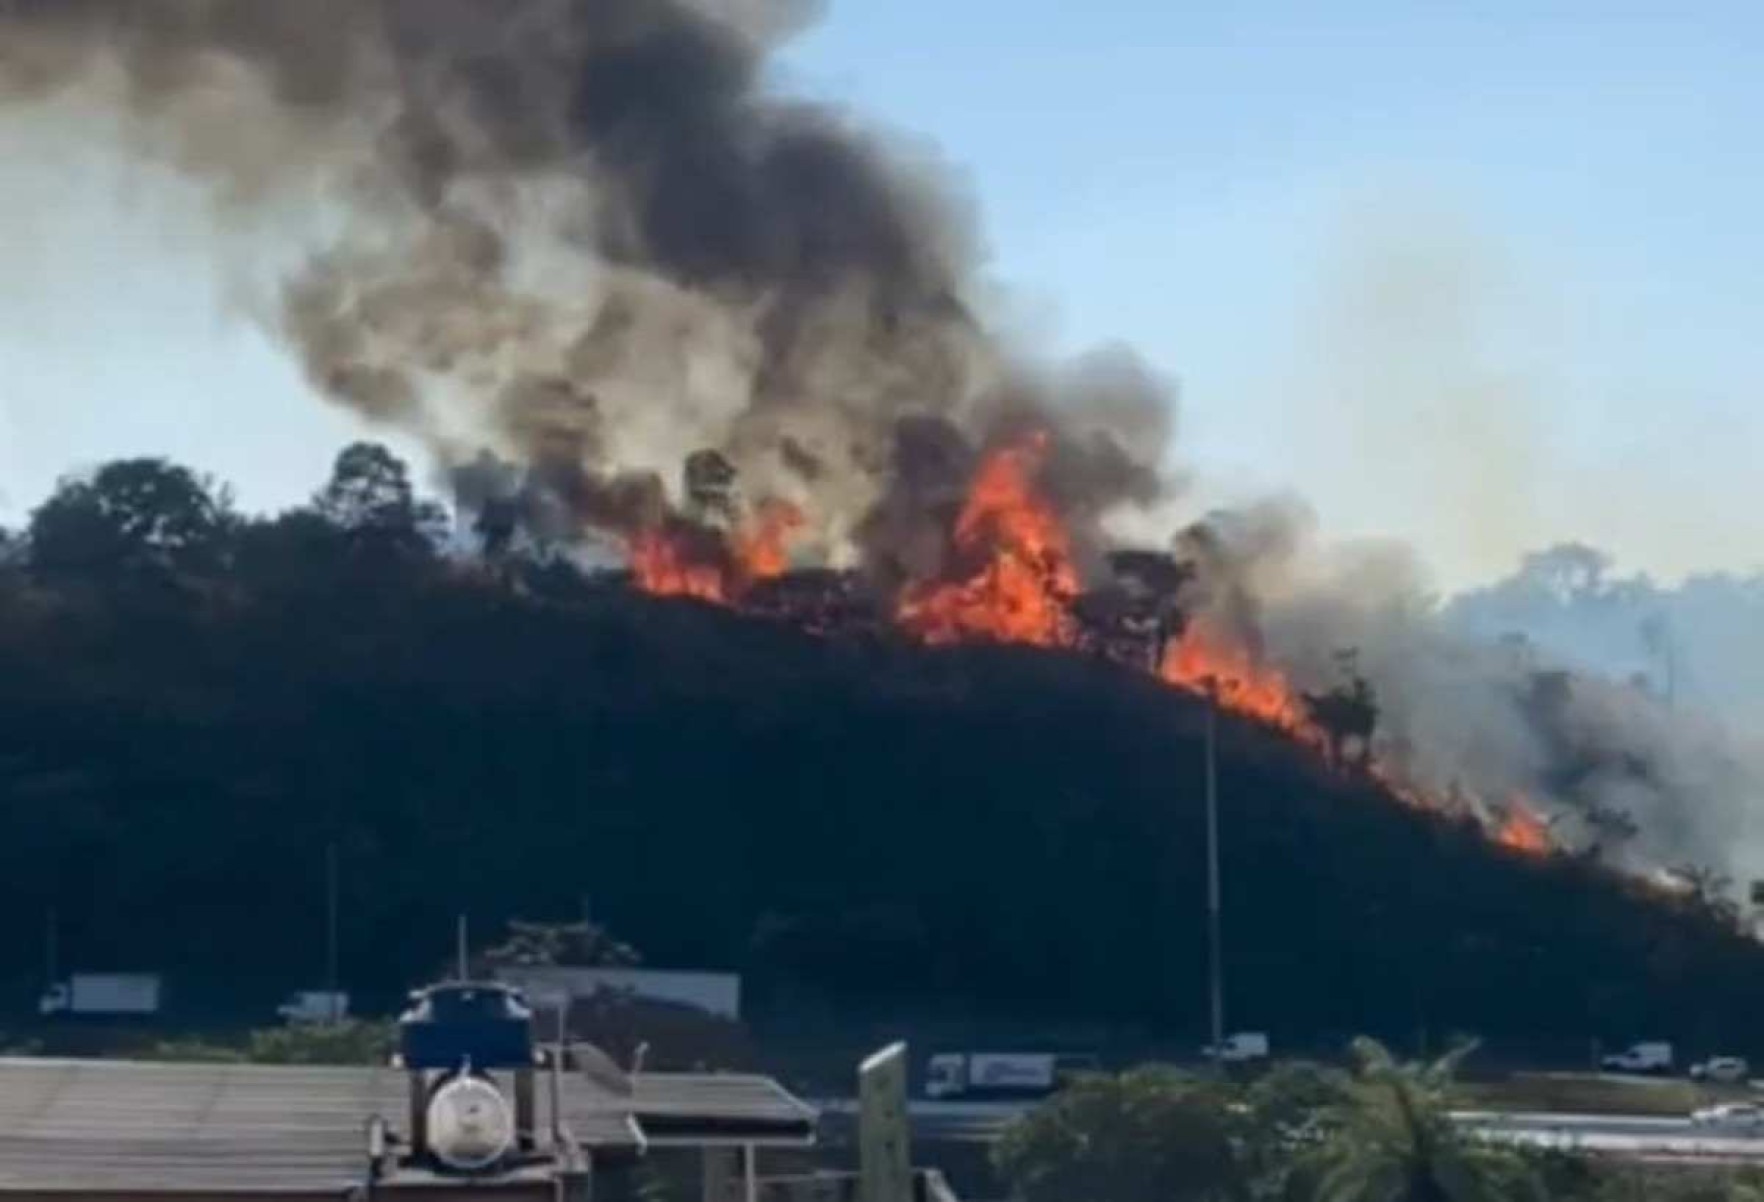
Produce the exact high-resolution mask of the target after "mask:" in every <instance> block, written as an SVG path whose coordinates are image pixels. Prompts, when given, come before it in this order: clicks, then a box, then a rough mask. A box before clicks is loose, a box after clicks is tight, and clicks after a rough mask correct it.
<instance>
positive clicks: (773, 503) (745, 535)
mask: <svg viewBox="0 0 1764 1202" xmlns="http://www.w3.org/2000/svg"><path fill="white" fill-rule="evenodd" d="M803 521H804V518H803V513H802V510H800V509H798V508H797V507H796V506H795V505H792V504H791V503H790V502H789V501H785V500H781V499H779V498H777V497H771V498H768V499H767V500H765V501H763V502H761V503H760V507H759V512H758V513H757V514H755V515H754V520H753V524H752V526H751V527H749V528H748V529H746V530H743V531H741V532H739V533H738V534H736V536H735V540H734V550H735V566H736V568H737V569H738V570H739V571H740V573H741V575H742V577H743V578H744V579H746V580H749V581H752V580H770V579H772V578H773V577H774V576H782V575H783V574H784V573H785V572H786V571H787V570H789V568H790V540H791V539H792V538H793V537H794V536H795V535H796V532H797V531H799V530H801V529H802V526H803Z"/></svg>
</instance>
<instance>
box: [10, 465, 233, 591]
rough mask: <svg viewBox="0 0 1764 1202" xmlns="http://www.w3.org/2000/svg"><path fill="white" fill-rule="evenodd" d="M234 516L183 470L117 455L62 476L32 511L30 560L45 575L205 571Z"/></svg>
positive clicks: (214, 566)
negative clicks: (82, 473) (86, 471)
mask: <svg viewBox="0 0 1764 1202" xmlns="http://www.w3.org/2000/svg"><path fill="white" fill-rule="evenodd" d="M234 521H235V519H234V516H233V513H232V509H231V503H230V498H229V497H228V494H227V493H226V492H225V491H224V490H216V489H215V487H214V485H213V484H212V482H211V481H209V480H206V479H204V478H202V477H200V476H198V475H196V474H195V473H194V472H192V471H190V469H188V468H185V467H180V466H178V465H176V464H173V463H168V462H166V461H165V460H163V459H125V460H119V461H117V462H114V463H107V464H105V465H104V466H103V467H101V468H99V469H98V470H97V471H96V472H94V473H93V474H92V475H91V476H89V477H81V478H70V479H66V480H63V481H62V482H61V484H60V485H59V486H58V487H57V488H56V490H55V492H54V493H53V494H52V495H51V496H50V497H49V499H48V500H47V501H45V502H43V504H42V505H40V506H39V507H38V508H37V509H36V511H35V512H34V513H32V515H31V521H30V563H31V567H32V569H33V570H34V571H35V572H36V573H37V574H38V575H39V576H41V577H42V578H44V579H46V580H82V581H86V582H101V581H118V580H125V579H131V578H133V579H140V578H144V577H160V578H164V577H170V576H176V575H196V574H209V573H213V572H216V571H218V570H219V569H220V568H221V567H222V565H223V564H224V562H225V560H226V542H227V535H228V533H229V531H230V530H231V529H232V527H233V525H234Z"/></svg>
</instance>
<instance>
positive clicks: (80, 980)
mask: <svg viewBox="0 0 1764 1202" xmlns="http://www.w3.org/2000/svg"><path fill="white" fill-rule="evenodd" d="M163 992H164V991H163V989H162V983H161V981H160V978H159V976H158V974H156V973H123V972H78V973H75V974H73V975H72V976H71V977H69V978H68V979H67V980H65V981H57V982H55V983H54V984H52V985H50V986H49V988H47V989H45V990H44V991H43V996H42V997H40V998H39V999H37V1012H38V1013H39V1014H42V1015H45V1016H47V1015H55V1014H65V1015H68V1016H70V1017H83V1018H148V1017H151V1016H153V1015H155V1014H158V1013H159V1008H160V1005H161V1002H162V994H163Z"/></svg>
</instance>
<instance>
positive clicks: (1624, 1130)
mask: <svg viewBox="0 0 1764 1202" xmlns="http://www.w3.org/2000/svg"><path fill="white" fill-rule="evenodd" d="M811 1105H813V1106H815V1107H817V1108H818V1109H819V1110H820V1111H821V1114H822V1131H823V1134H824V1137H825V1138H827V1139H830V1140H833V1141H836V1142H837V1141H840V1140H843V1139H846V1138H849V1137H850V1134H851V1127H852V1124H853V1123H854V1122H855V1120H856V1115H857V1103H856V1101H855V1100H853V1099H851V1098H817V1099H814V1100H813V1101H812V1102H811ZM1033 1105H1034V1103H1031V1102H931V1101H926V1100H923V1099H917V1098H915V1099H913V1100H912V1101H910V1102H909V1103H908V1104H907V1110H908V1113H909V1114H910V1115H911V1117H912V1121H913V1138H914V1139H916V1140H921V1141H924V1142H927V1143H990V1142H992V1141H993V1140H995V1139H997V1138H998V1136H999V1133H1000V1132H1001V1131H1003V1130H1004V1128H1005V1126H1006V1125H1007V1124H1008V1123H1009V1122H1010V1121H1011V1120H1012V1119H1013V1118H1015V1117H1017V1116H1018V1115H1020V1114H1022V1113H1023V1112H1024V1111H1025V1110H1027V1109H1029V1108H1030V1107H1031V1106H1033ZM1453 1117H1455V1118H1456V1119H1457V1120H1458V1121H1459V1122H1460V1123H1461V1124H1463V1126H1464V1127H1465V1128H1466V1129H1468V1130H1472V1131H1476V1132H1478V1133H1480V1134H1482V1135H1486V1136H1488V1137H1489V1138H1491V1139H1499V1140H1508V1141H1512V1142H1514V1143H1529V1144H1535V1145H1538V1146H1542V1147H1560V1148H1575V1149H1578V1150H1580V1151H1585V1152H1597V1153H1604V1154H1607V1155H1614V1156H1623V1157H1626V1158H1629V1159H1638V1160H1643V1159H1645V1160H1744V1161H1758V1162H1764V1131H1760V1132H1756V1133H1749V1132H1734V1131H1723V1130H1715V1129H1709V1128H1702V1127H1693V1126H1692V1125H1691V1123H1690V1120H1689V1119H1678V1118H1635V1117H1628V1116H1623V1115H1598V1114H1530V1113H1503V1112H1492V1111H1462V1112H1459V1113H1458V1114H1456V1115H1454V1116H1453Z"/></svg>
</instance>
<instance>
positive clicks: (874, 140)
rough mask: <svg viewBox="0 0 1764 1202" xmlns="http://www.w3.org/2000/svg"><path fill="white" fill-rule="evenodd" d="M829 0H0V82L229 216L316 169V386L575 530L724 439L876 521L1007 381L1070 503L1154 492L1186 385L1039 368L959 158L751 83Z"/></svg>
mask: <svg viewBox="0 0 1764 1202" xmlns="http://www.w3.org/2000/svg"><path fill="white" fill-rule="evenodd" d="M814 15H815V10H814V7H813V6H811V5H806V4H804V3H800V2H798V0H720V2H718V0H504V2H501V3H494V4H487V3H482V2H481V0H319V2H316V3H314V2H311V0H305V2H302V3H299V4H295V3H273V2H266V0H161V2H156V3H154V4H152V5H143V4H140V3H138V0H23V2H20V3H13V4H9V5H7V6H5V7H4V8H0V45H3V46H4V47H5V49H4V50H0V98H3V99H4V101H5V102H6V103H8V104H10V105H11V106H13V107H14V108H15V109H16V108H18V107H20V106H25V105H28V104H29V103H31V102H32V101H34V100H41V99H45V98H48V97H50V96H54V95H65V94H69V93H79V94H82V96H83V97H84V98H85V99H86V100H87V101H88V102H92V103H98V104H103V105H106V106H109V107H110V108H112V109H115V110H117V111H119V112H121V113H123V114H124V115H125V117H126V120H127V122H128V126H129V129H130V131H131V133H132V135H133V136H134V138H135V141H136V145H137V146H138V148H139V149H140V151H141V152H142V153H143V154H145V155H150V156H152V157H153V158H155V159H156V160H159V161H162V162H165V163H169V164H171V165H173V166H175V167H177V168H179V169H180V170H182V171H184V172H186V173H188V174H189V175H191V176H192V177H194V178H196V179H199V180H201V181H203V182H205V183H207V184H209V185H210V186H211V189H212V194H213V196H214V199H215V202H216V208H217V213H220V214H222V215H223V216H224V215H228V214H237V213H240V212H249V211H251V210H252V209H253V207H254V206H260V205H265V204H269V203H284V204H285V203H298V202H299V201H301V200H302V199H312V200H314V201H315V203H316V204H317V205H318V206H319V207H320V208H322V209H323V210H324V211H325V212H326V213H327V214H328V215H330V217H331V218H332V221H331V229H330V231H329V236H328V237H326V238H325V239H324V240H323V241H322V242H321V243H320V244H319V245H318V246H317V247H316V249H315V250H314V253H313V254H312V255H311V257H310V258H309V259H308V260H307V261H306V262H305V263H304V265H303V266H301V267H300V268H299V269H298V270H297V271H295V272H294V273H293V274H292V275H291V277H290V278H288V279H286V280H285V281H284V284H283V288H282V298H281V304H280V313H279V318H278V321H279V325H280V332H281V333H282V334H283V335H284V336H285V337H286V339H287V341H288V342H289V343H290V344H291V346H292V347H293V348H294V350H295V352H296V353H297V354H298V356H299V357H300V360H301V362H302V364H303V365H304V368H305V371H306V374H307V376H308V377H309V379H310V380H311V381H312V383H313V384H314V385H315V386H316V387H317V388H318V389H319V390H320V391H322V392H323V393H324V395H326V396H327V397H329V398H330V399H331V400H333V401H334V402H336V403H338V404H340V405H343V406H345V407H347V408H349V409H350V410H352V411H354V412H356V413H358V414H359V415H361V416H362V417H364V418H366V419H368V420H370V421H372V422H377V423H381V424H384V425H387V426H391V427H396V428H398V429H400V430H404V431H407V432H410V433H414V434H416V435H418V436H419V437H421V438H423V439H425V440H426V441H427V443H428V445H429V446H430V447H431V448H432V449H433V451H434V453H435V456H436V458H437V460H438V464H439V466H440V467H441V468H442V469H443V470H446V469H449V468H452V467H455V466H457V465H459V464H462V463H469V462H471V461H472V460H473V458H474V456H475V455H476V453H477V452H478V451H479V450H480V449H484V448H486V447H487V448H488V449H490V450H492V451H494V452H495V453H497V454H499V455H502V456H504V457H506V458H509V459H511V460H513V461H516V462H518V463H521V464H523V465H524V466H526V467H528V468H530V469H531V470H532V474H533V479H534V481H536V482H549V483H554V484H557V485H558V488H559V492H558V497H559V499H561V500H563V501H565V502H566V503H571V504H576V503H579V504H580V508H579V510H578V511H577V519H578V521H579V522H580V523H581V524H582V525H583V526H585V527H596V526H606V525H608V524H611V525H612V526H613V528H614V530H615V532H618V531H621V530H623V528H624V524H625V523H628V522H631V521H639V520H643V521H647V520H657V513H656V505H655V503H654V498H660V499H661V500H662V501H663V502H664V503H665V505H664V507H665V506H671V505H678V504H679V503H680V501H681V500H682V498H681V497H680V495H679V488H678V487H677V485H678V475H679V470H680V464H681V462H682V461H683V459H684V458H685V457H686V456H687V455H689V454H690V453H692V452H694V451H697V450H701V449H705V448H715V449H717V450H719V451H720V452H722V453H723V454H725V455H726V456H727V457H728V458H729V459H730V461H731V462H732V463H733V464H734V465H735V467H736V468H737V469H738V472H739V474H740V480H741V487H742V491H743V495H744V497H745V498H746V501H747V503H749V504H757V503H759V502H760V501H762V500H763V499H765V498H766V497H769V496H777V497H780V498H782V499H787V500H790V501H792V502H794V503H797V504H800V505H801V506H802V507H803V508H804V509H805V511H806V512H808V513H809V514H811V515H812V517H813V520H814V521H816V522H817V523H819V524H820V529H818V530H816V531H814V532H813V533H814V535H815V536H816V541H817V543H818V544H819V545H823V546H826V547H830V548H833V549H834V553H835V554H837V553H839V552H840V550H841V549H843V551H844V553H845V554H847V556H849V555H851V554H855V553H860V552H864V551H866V550H867V548H868V542H867V541H866V540H867V539H873V538H874V537H875V534H876V532H877V531H878V530H882V529H886V528H888V527H889V525H890V523H889V522H888V521H884V520H878V519H877V518H876V516H875V515H876V514H877V513H879V512H883V511H895V512H898V511H900V510H901V509H902V508H903V507H904V506H907V505H910V504H911V503H912V500H913V497H914V495H915V490H914V488H913V487H911V486H910V485H908V484H906V483H905V482H904V481H902V480H900V479H897V477H896V473H895V469H896V468H897V466H898V462H897V458H896V454H895V452H896V450H897V448H898V446H899V445H901V438H900V434H899V431H900V429H901V428H902V427H903V426H910V425H911V424H912V423H916V422H924V421H937V422H943V423H945V424H947V426H948V427H949V428H950V429H951V430H952V431H955V432H957V433H958V434H959V435H960V437H961V439H962V440H963V441H964V442H965V443H966V444H968V445H969V446H970V447H975V448H977V447H980V446H983V445H984V444H985V443H986V442H987V441H988V440H989V439H990V438H992V437H994V436H995V434H996V430H997V428H998V421H999V419H998V414H999V412H1000V411H1001V410H1002V409H1004V408H1007V407H1009V406H1011V405H1016V406H1018V407H1019V408H1023V407H1027V408H1031V409H1034V410H1035V411H1036V413H1037V420H1039V421H1040V422H1041V423H1043V424H1045V425H1050V426H1053V427H1055V428H1056V430H1059V431H1063V430H1064V429H1065V425H1066V422H1067V420H1068V419H1069V420H1070V421H1071V423H1072V428H1073V435H1072V438H1071V441H1070V446H1069V448H1068V449H1067V450H1066V451H1065V452H1064V453H1062V455H1061V456H1060V457H1059V465H1058V469H1057V471H1056V472H1055V473H1054V474H1055V476H1056V477H1057V478H1058V479H1059V480H1060V482H1061V483H1060V487H1061V488H1062V489H1063V490H1064V491H1066V492H1069V493H1070V494H1071V496H1072V499H1073V507H1074V516H1075V517H1076V518H1079V519H1081V520H1085V521H1088V520H1090V518H1091V516H1092V515H1093V514H1097V515H1100V513H1101V511H1102V510H1103V509H1104V508H1106V506H1107V503H1108V502H1109V501H1111V500H1117V501H1130V502H1137V501H1140V500H1143V499H1145V498H1148V497H1151V496H1154V495H1156V494H1157V493H1158V492H1160V491H1161V489H1162V481H1161V480H1160V479H1159V477H1158V463H1159V459H1160V457H1161V452H1162V448H1163V444H1162V441H1161V440H1160V439H1158V438H1156V437H1148V436H1147V435H1148V432H1149V431H1150V429H1151V426H1152V425H1154V424H1155V422H1156V420H1157V419H1156V417H1155V411H1156V410H1157V409H1159V408H1162V407H1166V406H1167V405H1168V403H1169V398H1168V397H1167V396H1165V395H1162V394H1160V393H1158V392H1157V391H1156V390H1155V389H1153V390H1144V389H1141V384H1142V383H1143V381H1131V382H1130V383H1128V384H1127V385H1126V387H1125V391H1126V392H1135V391H1136V390H1139V391H1146V395H1144V396H1143V397H1141V396H1138V395H1134V396H1132V397H1131V398H1129V399H1126V400H1125V401H1124V400H1123V397H1122V396H1121V395H1119V394H1121V393H1122V392H1123V391H1124V390H1123V387H1122V385H1121V379H1123V378H1125V377H1127V376H1131V374H1132V372H1131V369H1117V370H1116V372H1115V378H1113V379H1103V380H1099V381H1098V382H1097V386H1096V388H1095V389H1094V390H1092V389H1091V388H1090V386H1089V384H1088V383H1087V382H1086V381H1084V380H1082V379H1081V378H1079V377H1077V376H1073V377H1072V378H1069V379H1061V380H1055V381H1041V380H1037V381H1035V382H1033V383H1032V384H1031V385H1029V386H1025V385H1024V384H1023V382H1022V380H1021V378H1020V377H1021V374H1022V369H1021V367H1020V365H1013V363H1012V359H1013V355H1012V354H1011V353H1010V351H1009V349H1008V348H1006V347H1004V346H1002V345H1001V344H1000V343H999V341H998V340H997V339H995V338H994V337H993V336H991V335H990V334H989V333H988V332H987V330H986V329H985V328H984V325H983V323H982V322H981V321H980V320H979V319H978V318H977V316H976V314H975V313H974V312H973V311H972V309H971V307H970V299H969V297H970V293H971V292H972V291H974V289H973V288H972V282H973V280H974V278H975V272H976V270H977V266H978V262H979V252H978V241H977V237H976V234H975V231H974V229H973V224H972V221H971V216H970V212H969V206H968V205H967V204H966V201H965V198H964V197H963V196H962V195H961V192H960V189H959V188H958V187H956V186H955V183H954V176H953V174H952V173H950V172H949V171H947V170H946V169H945V168H944V167H943V166H942V165H941V164H939V163H938V162H937V161H936V160H935V156H933V155H929V154H927V153H926V152H924V151H923V150H922V149H920V148H914V147H909V146H908V145H907V144H906V143H904V142H903V141H902V140H900V139H897V138H891V137H888V136H885V135H883V134H881V133H878V132H876V131H874V130H871V129H868V128H866V127H864V126H862V125H861V124H859V123H858V122H857V121H855V120H854V119H853V118H852V117H851V116H850V115H849V114H847V113H844V112H841V111H839V110H837V109H833V108H830V107H827V106H822V105H815V104H810V103H805V102H802V101H798V100H794V99H791V98H788V97H784V96H780V95H777V94H775V93H773V92H772V91H770V90H768V88H767V87H766V86H765V85H764V83H763V76H764V73H765V69H766V66H767V59H768V55H769V54H770V53H771V52H772V51H773V50H774V49H776V47H777V46H778V45H779V44H780V42H781V41H782V40H783V39H785V38H787V37H789V36H790V35H791V34H793V33H795V32H796V31H798V30H800V29H802V28H803V27H804V26H805V25H806V24H807V23H808V22H810V21H811V20H812V19H813V17H814ZM223 114H231V115H232V120H225V119H221V115H223ZM1056 394H1057V395H1056ZM1061 442H1062V446H1064V445H1065V440H1064V439H1062V440H1061ZM636 478H647V479H650V480H651V481H652V482H653V483H652V484H650V485H648V486H645V487H638V486H636V485H634V484H633V483H632V481H633V480H634V479H636ZM897 485H902V486H903V487H901V488H900V489H899V491H898V492H897V491H896V490H897ZM638 494H643V495H646V496H647V497H649V498H650V499H649V500H645V501H644V502H643V503H641V504H637V503H634V502H632V501H631V500H630V498H631V497H632V496H633V495H638ZM921 516H922V515H921ZM860 528H861V529H863V530H865V531H867V532H868V533H867V535H866V538H865V539H860V538H859V531H860ZM882 550H883V551H887V552H890V553H892V551H894V550H896V549H895V548H888V547H884V548H882Z"/></svg>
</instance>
